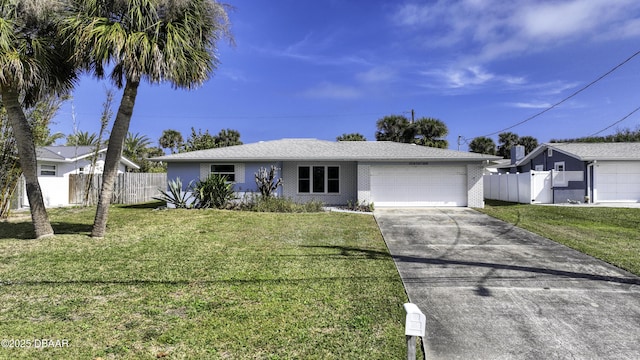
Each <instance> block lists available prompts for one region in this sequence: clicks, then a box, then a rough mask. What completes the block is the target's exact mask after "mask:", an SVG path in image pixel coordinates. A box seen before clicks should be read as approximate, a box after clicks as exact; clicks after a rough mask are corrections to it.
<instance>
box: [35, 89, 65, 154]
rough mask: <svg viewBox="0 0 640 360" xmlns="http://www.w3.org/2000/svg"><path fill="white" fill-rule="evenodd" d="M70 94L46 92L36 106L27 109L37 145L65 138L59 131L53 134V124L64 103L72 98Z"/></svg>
mask: <svg viewBox="0 0 640 360" xmlns="http://www.w3.org/2000/svg"><path fill="white" fill-rule="evenodd" d="M70 98H71V97H70V96H69V95H60V96H58V95H56V94H46V95H44V97H42V98H41V99H40V100H38V102H36V104H35V106H33V107H31V108H28V109H26V111H25V115H26V116H27V121H28V122H29V124H30V126H31V130H32V132H33V141H34V143H35V145H36V146H51V145H54V144H55V142H56V141H58V140H60V139H64V134H63V133H61V132H57V133H54V134H51V124H52V123H53V118H54V117H55V116H56V114H57V113H58V111H59V110H60V107H61V106H62V104H63V103H64V102H65V101H67V100H68V99H70Z"/></svg>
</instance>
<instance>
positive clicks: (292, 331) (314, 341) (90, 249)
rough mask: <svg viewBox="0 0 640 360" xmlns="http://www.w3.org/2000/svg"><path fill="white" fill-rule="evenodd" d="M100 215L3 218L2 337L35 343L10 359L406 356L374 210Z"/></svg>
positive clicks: (394, 278)
mask: <svg viewBox="0 0 640 360" xmlns="http://www.w3.org/2000/svg"><path fill="white" fill-rule="evenodd" d="M94 211H95V209H94V208H89V209H80V208H71V209H56V210H52V211H50V217H51V220H52V224H53V227H54V229H55V230H56V233H58V234H59V235H57V236H56V237H55V238H47V239H44V240H37V241H36V240H27V239H28V238H29V237H30V236H32V235H31V231H32V230H31V224H30V222H29V219H28V218H24V219H20V220H15V219H14V220H13V221H11V222H0V338H1V339H13V340H25V341H23V344H25V345H26V344H27V343H26V340H29V341H31V346H26V347H25V348H16V347H15V345H16V344H18V342H16V341H12V342H11V344H13V345H14V347H5V345H6V344H8V343H6V342H4V341H3V348H0V358H2V359H5V358H33V359H40V358H61V359H62V358H66V359H73V358H77V359H80V358H82V359H96V358H103V359H112V358H117V359H125V358H126V359H129V358H143V359H152V358H156V357H167V358H170V359H284V358H301V359H357V358H367V359H392V358H395V359H397V358H402V357H403V356H406V355H405V352H406V349H405V338H404V310H403V308H402V304H403V303H404V302H406V301H407V298H406V295H405V293H404V289H403V287H402V282H401V280H400V277H399V275H398V273H397V271H396V268H395V266H394V263H393V260H392V259H391V257H390V256H389V254H388V252H387V249H386V246H385V244H384V241H383V239H382V237H381V235H380V232H379V230H378V228H377V226H376V224H375V220H374V219H373V217H371V216H367V215H359V214H345V213H312V214H279V213H253V212H236V211H220V210H165V211H155V210H153V209H152V208H145V207H144V206H142V207H128V208H127V207H113V208H112V209H111V210H110V216H109V226H108V234H107V237H106V238H104V239H102V240H95V239H92V238H89V237H88V234H89V231H90V225H91V223H92V221H93V215H94ZM34 339H51V340H54V341H59V343H58V344H59V345H61V347H46V348H44V347H43V345H42V342H34ZM63 340H66V341H67V342H68V346H64V343H63V342H61V341H63ZM35 345H40V346H38V347H37V348H36V346H35ZM49 345H55V343H50V344H49Z"/></svg>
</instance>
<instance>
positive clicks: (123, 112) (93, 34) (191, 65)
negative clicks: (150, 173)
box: [64, 0, 231, 237]
mask: <svg viewBox="0 0 640 360" xmlns="http://www.w3.org/2000/svg"><path fill="white" fill-rule="evenodd" d="M70 2H71V5H72V8H73V12H74V15H72V16H69V17H68V18H67V19H66V21H65V26H64V33H65V34H66V36H67V38H68V39H69V43H70V44H71V45H73V48H74V49H76V53H75V59H76V60H78V61H79V62H80V63H81V64H82V65H83V67H84V68H86V69H87V70H90V71H92V72H93V73H94V74H95V75H96V76H97V77H103V76H104V74H105V71H106V69H107V68H109V69H112V70H111V74H110V77H111V79H112V80H113V82H114V83H115V85H116V86H118V87H119V88H124V90H123V94H122V100H121V102H120V107H119V109H118V112H117V114H116V119H115V121H114V124H113V130H112V131H111V136H110V138H109V146H108V148H107V156H106V159H105V168H104V175H103V176H104V177H103V184H102V191H101V193H100V198H99V200H98V208H97V211H96V218H95V221H94V224H93V230H92V232H91V235H92V236H93V237H102V236H104V233H105V230H106V225H107V216H108V210H109V203H110V199H111V197H112V194H113V186H114V182H115V177H116V174H117V168H118V161H119V159H120V156H121V155H122V150H123V143H124V140H125V137H126V135H127V132H128V130H129V123H130V121H131V116H132V114H133V108H134V106H135V101H136V97H137V94H138V87H139V85H140V83H141V81H145V80H146V81H148V82H149V83H160V82H163V81H169V82H170V83H171V84H172V85H173V86H174V87H176V88H186V89H192V88H194V87H196V86H198V85H200V84H202V82H204V81H205V80H207V79H208V77H209V75H210V73H211V72H212V71H213V70H214V69H215V68H216V66H217V64H218V59H217V57H216V56H215V54H214V50H215V46H216V43H217V41H218V40H219V39H220V38H221V37H224V36H226V37H228V38H229V39H230V38H231V37H230V32H229V21H228V17H227V13H226V9H225V7H224V6H222V5H221V4H219V3H217V2H214V1H210V0H191V1H168V0H113V1H102V0H71V1H70Z"/></svg>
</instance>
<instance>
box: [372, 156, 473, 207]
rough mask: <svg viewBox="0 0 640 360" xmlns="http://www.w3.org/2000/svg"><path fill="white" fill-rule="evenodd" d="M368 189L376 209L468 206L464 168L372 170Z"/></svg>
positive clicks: (380, 167) (382, 166)
mask: <svg viewBox="0 0 640 360" xmlns="http://www.w3.org/2000/svg"><path fill="white" fill-rule="evenodd" d="M370 186H371V200H372V201H373V203H374V205H375V206H382V207H384V206H467V171H466V167H465V166H398V165H377V166H371V168H370Z"/></svg>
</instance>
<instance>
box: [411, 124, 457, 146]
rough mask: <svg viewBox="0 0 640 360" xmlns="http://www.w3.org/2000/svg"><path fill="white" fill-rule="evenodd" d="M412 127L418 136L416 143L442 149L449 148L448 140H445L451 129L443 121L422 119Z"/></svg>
mask: <svg viewBox="0 0 640 360" xmlns="http://www.w3.org/2000/svg"><path fill="white" fill-rule="evenodd" d="M411 125H412V126H411V127H413V129H414V131H415V134H416V135H415V136H416V138H415V140H414V141H413V142H414V143H416V144H418V145H423V146H430V147H435V148H441V149H446V148H447V147H449V143H448V142H447V140H445V139H443V138H444V137H446V136H447V134H448V133H449V129H447V125H445V123H444V122H442V121H441V120H438V119H434V118H421V119H418V120H417V121H416V122H414V123H413V124H411Z"/></svg>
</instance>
